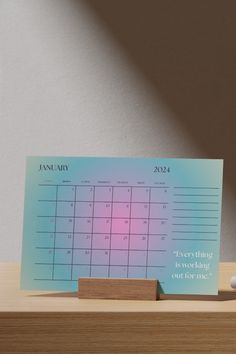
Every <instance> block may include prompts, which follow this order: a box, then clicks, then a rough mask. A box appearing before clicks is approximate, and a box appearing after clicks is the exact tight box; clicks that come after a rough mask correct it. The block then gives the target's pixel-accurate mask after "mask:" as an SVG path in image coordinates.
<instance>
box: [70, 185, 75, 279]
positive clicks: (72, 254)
mask: <svg viewBox="0 0 236 354" xmlns="http://www.w3.org/2000/svg"><path fill="white" fill-rule="evenodd" d="M74 188H75V198H74V215H73V217H74V220H73V232H72V253H71V280H72V278H73V258H74V252H73V249H74V239H75V212H76V187H74Z"/></svg>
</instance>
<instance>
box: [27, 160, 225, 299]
mask: <svg viewBox="0 0 236 354" xmlns="http://www.w3.org/2000/svg"><path fill="white" fill-rule="evenodd" d="M222 174H223V160H217V159H215V160H213V159H212V160H210V159H174V158H166V159H165V158H104V157H28V158H27V167H26V184H25V212H24V235H23V249H22V268H21V288H24V289H35V290H59V291H76V290H77V288H78V278H80V277H103V278H104V277H105V278H109V277H111V278H150V279H158V280H159V281H160V285H161V291H162V292H163V293H169V294H217V291H218V264H219V250H220V224H221V199H222Z"/></svg>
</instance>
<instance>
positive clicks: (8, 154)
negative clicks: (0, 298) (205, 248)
mask: <svg viewBox="0 0 236 354" xmlns="http://www.w3.org/2000/svg"><path fill="white" fill-rule="evenodd" d="M0 6H1V8H0V23H1V25H0V26H1V28H0V33H1V41H0V53H1V86H0V87H1V106H0V113H1V129H0V159H1V160H0V163H1V165H0V166H1V183H0V195H1V203H0V208H1V210H0V215H1V223H0V261H15V260H19V259H20V252H21V239H22V218H23V199H24V169H25V156H26V155H69V156H73V155H82V156H85V155H91V156H95V155H97V156H99V155H101V156H163V157H207V156H205V155H204V154H205V152H204V151H203V150H202V149H201V147H200V146H198V145H197V144H196V142H194V141H193V140H192V139H191V136H189V135H188V133H187V132H186V131H185V130H184V128H183V127H181V126H179V125H178V121H177V120H176V119H175V117H174V114H173V113H172V112H171V111H170V110H169V108H168V107H166V106H165V105H164V103H163V102H162V101H161V99H158V98H157V97H156V94H154V92H153V88H152V87H151V85H150V84H148V83H147V82H146V81H145V79H144V77H142V75H141V73H140V72H139V71H138V70H137V68H135V66H134V65H132V63H131V62H130V61H129V59H128V57H126V54H125V52H124V51H122V49H121V47H119V45H118V44H117V43H116V42H115V41H114V39H113V38H112V36H111V34H109V32H108V30H107V29H106V28H105V27H104V25H103V24H102V23H101V22H99V19H98V18H97V17H96V15H95V13H93V12H92V11H91V10H90V9H89V8H88V7H87V4H86V2H82V1H77V3H76V2H73V1H68V0H61V1H60V0H10V1H9V0H5V1H4V0H1V1H0ZM229 192H230V191H229V189H227V187H226V194H227V195H229ZM232 203H233V201H231V200H230V197H227V196H226V201H225V210H227V213H225V214H227V215H226V216H225V226H224V242H223V251H222V258H224V259H229V258H232V257H233V252H234V250H232V247H231V241H232V230H233V228H232V227H231V225H233V212H232V213H231V214H230V210H232V205H231V204H232ZM233 227H234V230H235V231H236V228H235V225H234V226H233Z"/></svg>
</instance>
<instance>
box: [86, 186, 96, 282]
mask: <svg viewBox="0 0 236 354" xmlns="http://www.w3.org/2000/svg"><path fill="white" fill-rule="evenodd" d="M92 188H93V199H92V202H93V206H92V228H91V249H90V263H89V265H90V268H89V275H90V277H91V275H92V255H93V218H94V199H95V186H93V187H92ZM85 252H86V251H85Z"/></svg>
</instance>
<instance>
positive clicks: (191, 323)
mask: <svg viewBox="0 0 236 354" xmlns="http://www.w3.org/2000/svg"><path fill="white" fill-rule="evenodd" d="M235 330H236V314H235V313H234V314H230V313H226V314H224V315H223V314H222V313H221V314H219V313H218V314H213V313H211V314H206V313H194V314H187V313H175V314H174V315H173V313H69V314H67V313H38V312H37V313H11V314H8V315H6V314H5V315H4V314H1V315H0V343H1V349H0V352H1V354H20V353H31V354H33V353H37V354H47V353H57V354H66V353H70V354H71V353H81V354H89V353H96V354H100V353H101V354H112V353H122V354H125V353H140V354H143V353H166V354H167V353H168V354H170V353H181V354H183V353H187V354H189V353H209V352H212V353H214V354H217V353H230V354H233V353H235V352H236V339H235V337H236V336H235Z"/></svg>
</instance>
